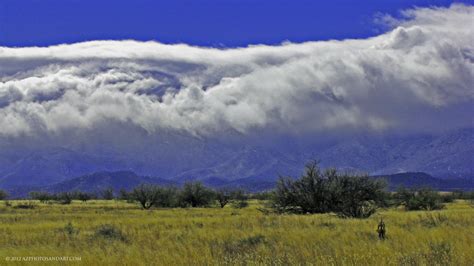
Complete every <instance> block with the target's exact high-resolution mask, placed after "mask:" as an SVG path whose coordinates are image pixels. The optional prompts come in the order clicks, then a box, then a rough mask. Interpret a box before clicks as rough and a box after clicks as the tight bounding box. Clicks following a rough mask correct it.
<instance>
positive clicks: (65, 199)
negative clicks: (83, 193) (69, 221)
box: [54, 192, 74, 205]
mask: <svg viewBox="0 0 474 266" xmlns="http://www.w3.org/2000/svg"><path fill="white" fill-rule="evenodd" d="M54 198H55V199H56V200H57V201H58V202H59V203H60V204H64V205H67V204H71V202H72V200H73V199H74V194H73V193H71V192H61V193H58V194H56V195H55V197H54Z"/></svg>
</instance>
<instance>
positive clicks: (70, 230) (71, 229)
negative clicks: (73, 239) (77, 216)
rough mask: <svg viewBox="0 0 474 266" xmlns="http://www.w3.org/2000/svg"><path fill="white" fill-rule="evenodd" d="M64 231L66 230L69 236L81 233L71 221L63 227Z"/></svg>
mask: <svg viewBox="0 0 474 266" xmlns="http://www.w3.org/2000/svg"><path fill="white" fill-rule="evenodd" d="M61 231H62V232H64V233H65V234H66V235H68V236H74V235H77V234H79V230H78V229H77V228H75V227H74V226H73V225H72V223H71V222H69V223H67V224H66V225H65V226H64V227H63V228H62V229H61Z"/></svg>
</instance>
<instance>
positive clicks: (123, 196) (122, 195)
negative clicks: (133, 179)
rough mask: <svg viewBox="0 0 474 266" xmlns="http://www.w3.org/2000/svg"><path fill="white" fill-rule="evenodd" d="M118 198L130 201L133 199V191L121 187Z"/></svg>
mask: <svg viewBox="0 0 474 266" xmlns="http://www.w3.org/2000/svg"><path fill="white" fill-rule="evenodd" d="M118 198H119V199H120V200H126V201H130V200H131V199H132V196H131V193H130V192H128V191H127V190H125V189H124V188H122V189H120V191H119V195H118Z"/></svg>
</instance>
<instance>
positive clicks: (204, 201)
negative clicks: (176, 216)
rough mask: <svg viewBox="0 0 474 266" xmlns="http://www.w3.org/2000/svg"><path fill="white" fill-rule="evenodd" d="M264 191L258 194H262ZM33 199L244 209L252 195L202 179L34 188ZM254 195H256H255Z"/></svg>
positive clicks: (160, 206)
mask: <svg viewBox="0 0 474 266" xmlns="http://www.w3.org/2000/svg"><path fill="white" fill-rule="evenodd" d="M262 195H265V194H259V196H260V197H262ZM29 196H30V198H31V199H34V200H39V201H40V202H42V203H46V202H53V201H54V202H57V203H60V204H70V203H71V202H72V201H73V200H80V201H83V202H87V201H89V200H92V199H103V200H113V199H116V200H125V201H127V202H137V203H138V204H139V205H140V206H141V207H142V208H143V209H150V208H151V207H158V208H176V207H182V208H185V207H209V206H212V205H214V204H216V203H217V204H218V206H220V207H221V208H224V207H225V206H226V205H227V204H229V203H230V204H232V206H233V207H236V208H243V207H246V206H247V205H248V203H247V200H248V198H249V195H248V194H247V193H245V192H244V191H243V190H240V189H227V188H223V189H219V190H213V189H210V188H208V187H206V186H204V185H203V184H202V183H200V182H188V183H185V184H184V186H183V187H182V188H177V187H163V186H159V185H153V184H140V185H138V186H137V187H135V188H134V189H133V190H131V191H127V190H125V189H121V190H120V191H119V192H118V193H115V192H114V190H113V189H112V188H106V189H104V190H102V191H99V192H95V193H90V192H82V191H72V192H59V193H48V192H44V191H33V192H30V193H29ZM253 196H254V197H255V196H256V195H253Z"/></svg>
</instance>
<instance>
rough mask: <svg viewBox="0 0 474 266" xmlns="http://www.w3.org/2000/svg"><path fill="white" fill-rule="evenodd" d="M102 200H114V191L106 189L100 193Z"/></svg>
mask: <svg viewBox="0 0 474 266" xmlns="http://www.w3.org/2000/svg"><path fill="white" fill-rule="evenodd" d="M100 195H101V197H102V199H104V200H113V199H114V189H113V188H106V189H103V190H102V191H101V192H100Z"/></svg>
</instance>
